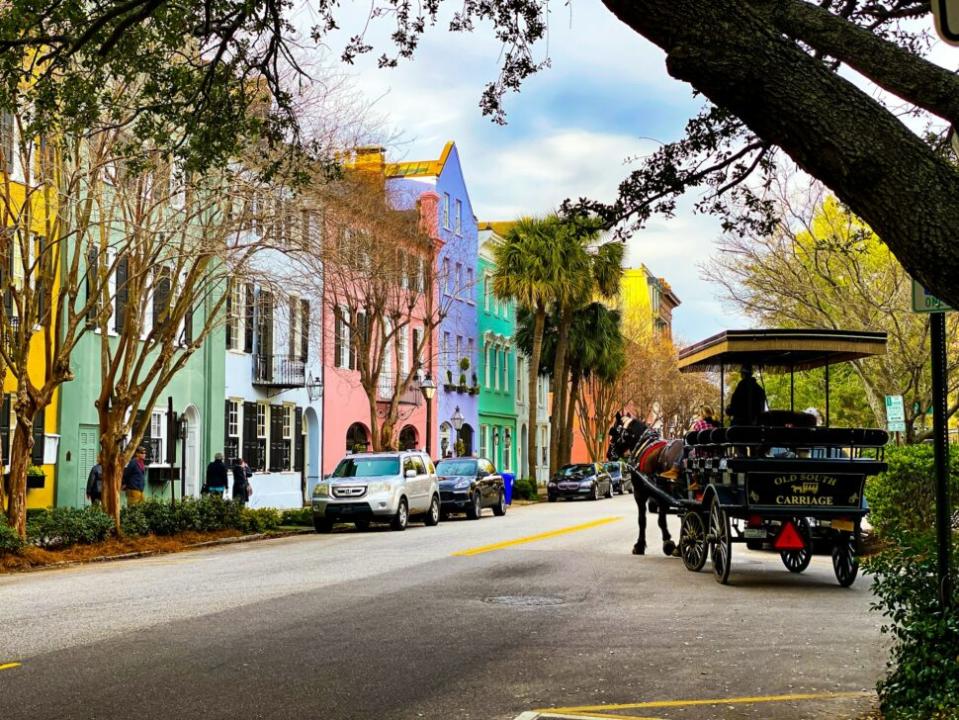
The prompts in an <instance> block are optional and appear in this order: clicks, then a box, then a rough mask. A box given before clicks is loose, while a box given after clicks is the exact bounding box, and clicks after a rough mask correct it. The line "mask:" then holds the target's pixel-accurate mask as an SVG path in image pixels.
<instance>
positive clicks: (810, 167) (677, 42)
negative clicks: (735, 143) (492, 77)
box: [603, 0, 959, 306]
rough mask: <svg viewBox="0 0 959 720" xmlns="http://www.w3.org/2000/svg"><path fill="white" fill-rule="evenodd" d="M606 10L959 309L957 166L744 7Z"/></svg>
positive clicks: (613, 0) (661, 1)
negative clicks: (832, 197) (795, 166)
mask: <svg viewBox="0 0 959 720" xmlns="http://www.w3.org/2000/svg"><path fill="white" fill-rule="evenodd" d="M603 2H604V4H605V5H606V7H607V8H609V9H610V10H611V11H612V12H613V13H614V14H615V15H616V16H617V17H618V18H619V19H620V20H622V21H623V22H624V23H625V24H626V25H628V26H629V27H630V28H632V29H633V30H635V31H636V32H637V33H639V34H641V35H643V36H644V37H646V38H647V39H649V40H651V41H652V42H653V43H655V44H657V45H658V46H659V47H661V48H662V49H663V50H664V51H665V52H666V55H667V57H666V67H667V70H668V71H669V73H670V74H671V75H672V76H673V77H675V78H678V79H680V80H684V81H686V82H688V83H690V84H691V85H692V86H693V87H694V88H696V89H697V90H699V91H700V92H702V93H703V94H704V95H705V96H706V97H708V98H709V99H710V100H712V101H713V102H714V103H716V104H717V105H719V106H720V107H723V108H726V109H728V110H730V111H731V112H733V113H734V114H735V115H737V116H738V117H739V118H740V119H742V120H743V121H744V122H745V123H746V124H747V125H748V126H749V128H750V129H751V130H752V131H753V132H754V133H756V135H758V136H759V137H760V138H761V139H762V140H764V141H765V142H767V143H769V144H771V145H776V146H779V147H781V148H782V149H783V150H785V152H786V153H787V154H788V155H789V156H790V157H791V158H792V159H793V160H794V161H795V162H796V163H797V164H798V165H799V166H800V167H801V168H802V169H803V170H805V171H806V172H808V173H809V174H810V175H812V176H814V177H816V178H818V179H819V180H821V181H822V182H823V183H824V184H826V185H827V186H828V187H829V188H830V189H831V190H832V191H833V192H835V193H836V196H837V197H838V198H839V199H840V200H842V201H843V202H845V203H846V204H847V205H849V207H850V208H851V209H852V211H853V212H854V213H856V214H857V215H858V216H859V217H861V218H862V219H863V220H865V221H866V222H867V223H868V224H869V225H870V227H872V229H873V230H875V232H876V233H877V234H878V235H879V237H881V238H882V240H883V241H884V242H885V243H886V244H887V245H888V246H889V248H890V249H891V250H892V252H893V254H894V255H895V256H896V257H897V258H898V260H899V261H900V262H901V263H902V265H903V266H904V267H905V269H906V271H907V272H908V273H909V274H910V275H912V276H913V277H915V278H917V279H918V280H919V281H920V282H922V283H923V285H924V286H925V287H926V288H927V289H928V290H929V291H930V292H932V293H933V294H935V295H937V296H938V297H941V298H942V299H943V300H945V301H947V302H949V303H950V304H952V305H953V306H959V284H957V283H956V282H955V277H956V273H957V270H959V244H957V243H956V242H955V238H954V235H955V230H954V228H956V227H959V204H957V203H956V202H955V198H956V197H959V173H957V172H956V170H955V169H954V168H953V167H952V166H951V165H950V161H949V160H947V159H946V158H944V157H942V158H941V157H938V156H937V155H936V154H935V152H934V151H933V150H931V149H930V148H929V147H928V146H927V145H926V144H925V142H924V141H923V140H922V139H921V138H919V137H917V135H916V134H915V133H913V132H912V131H910V130H909V128H907V127H906V125H904V124H903V123H902V122H901V121H900V120H899V119H898V118H897V117H896V116H894V115H893V114H892V113H891V112H889V111H888V110H886V109H885V108H884V107H883V106H882V105H880V104H879V103H878V102H877V101H876V100H874V99H873V98H872V97H870V95H869V94H868V93H866V92H864V91H862V90H860V89H859V88H857V87H856V86H855V85H853V83H852V82H850V81H849V80H847V79H846V78H844V77H842V76H841V75H839V74H837V73H834V72H831V71H830V70H829V69H828V68H827V67H825V65H824V64H823V63H822V61H821V60H819V59H816V58H814V57H812V56H810V55H809V54H807V53H806V52H804V51H803V50H802V49H800V48H799V46H798V45H796V43H795V42H793V41H792V40H791V39H789V38H787V37H785V36H784V35H783V33H782V32H781V31H779V30H778V29H777V28H776V27H775V26H773V25H772V24H771V23H769V22H763V19H762V15H761V14H758V13H756V12H754V11H753V10H751V9H750V7H749V6H748V4H747V3H745V2H743V1H742V0H723V1H719V0H686V1H685V2H677V1H676V0H638V1H637V0H603ZM851 27H852V26H851V25H850V28H851ZM923 81H924V78H923V77H921V76H920V77H918V78H917V80H916V82H917V83H922V82H923ZM877 82H879V83H880V84H882V79H881V78H877ZM905 208H908V212H906V211H904V209H905Z"/></svg>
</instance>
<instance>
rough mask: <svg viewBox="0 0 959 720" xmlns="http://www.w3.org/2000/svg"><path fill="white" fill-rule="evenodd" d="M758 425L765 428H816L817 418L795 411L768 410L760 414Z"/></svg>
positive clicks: (810, 414)
mask: <svg viewBox="0 0 959 720" xmlns="http://www.w3.org/2000/svg"><path fill="white" fill-rule="evenodd" d="M756 424H757V425H762V426H763V427H797V428H812V427H816V416H815V415H813V414H812V413H807V412H796V411H794V410H766V411H765V412H761V413H759V418H758V420H757V422H756Z"/></svg>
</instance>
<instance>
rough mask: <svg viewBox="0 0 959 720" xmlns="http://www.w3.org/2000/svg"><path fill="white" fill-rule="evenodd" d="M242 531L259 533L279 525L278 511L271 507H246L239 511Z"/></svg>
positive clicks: (274, 528)
mask: <svg viewBox="0 0 959 720" xmlns="http://www.w3.org/2000/svg"><path fill="white" fill-rule="evenodd" d="M241 517H242V519H243V526H242V527H241V528H240V529H241V530H243V531H244V532H250V533H261V532H266V531H267V530H276V529H277V528H278V527H280V519H281V516H280V511H279V510H275V509H273V508H255V509H254V508H248V507H245V508H243V509H242V511H241Z"/></svg>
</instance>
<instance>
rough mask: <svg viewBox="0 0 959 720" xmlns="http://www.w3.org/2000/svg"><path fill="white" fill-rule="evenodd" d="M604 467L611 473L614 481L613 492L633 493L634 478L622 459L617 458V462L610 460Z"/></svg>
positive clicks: (610, 475) (621, 493)
mask: <svg viewBox="0 0 959 720" xmlns="http://www.w3.org/2000/svg"><path fill="white" fill-rule="evenodd" d="M603 467H605V468H606V472H608V473H609V477H610V478H611V479H612V481H613V492H616V493H619V494H620V495H623V494H625V493H630V494H632V492H633V480H632V478H631V476H630V474H629V470H627V469H626V463H624V462H623V461H622V460H616V461H615V462H608V463H606V464H605V465H604V466H603Z"/></svg>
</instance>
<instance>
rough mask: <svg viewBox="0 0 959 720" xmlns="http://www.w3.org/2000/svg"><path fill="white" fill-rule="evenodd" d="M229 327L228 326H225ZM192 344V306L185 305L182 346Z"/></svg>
mask: <svg viewBox="0 0 959 720" xmlns="http://www.w3.org/2000/svg"><path fill="white" fill-rule="evenodd" d="M227 327H229V325H227ZM192 342H193V304H192V303H191V304H189V305H187V308H186V312H184V313H183V344H184V345H188V344H189V343H192Z"/></svg>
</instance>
